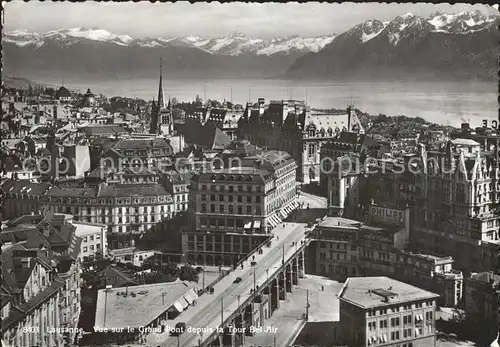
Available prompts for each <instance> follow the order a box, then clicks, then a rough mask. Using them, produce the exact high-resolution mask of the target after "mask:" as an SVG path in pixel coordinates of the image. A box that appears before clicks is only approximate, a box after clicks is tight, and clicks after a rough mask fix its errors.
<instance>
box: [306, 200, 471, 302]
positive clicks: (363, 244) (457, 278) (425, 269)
mask: <svg viewBox="0 0 500 347" xmlns="http://www.w3.org/2000/svg"><path fill="white" fill-rule="evenodd" d="M378 210H380V209H378ZM378 210H377V211H378ZM384 211H389V212H390V213H391V217H390V218H393V219H396V220H398V222H399V220H400V218H404V211H401V212H402V213H401V215H399V214H398V213H396V212H397V211H396V210H389V209H385V210H384ZM394 211H396V212H394ZM389 212H384V214H385V213H389ZM408 212H409V211H408V210H407V212H406V213H407V214H408ZM375 213H377V212H375ZM378 213H381V212H378ZM379 216H380V215H379ZM375 218H376V217H375ZM375 218H373V219H375ZM374 224H376V223H375V222H374ZM312 237H313V239H314V240H315V241H314V242H312V243H311V249H310V251H309V255H310V256H309V259H310V262H309V264H310V268H309V271H311V272H313V273H317V274H319V275H323V276H325V275H326V276H328V277H330V278H333V279H335V280H340V281H343V280H345V279H346V278H347V277H356V276H390V277H392V278H395V279H397V280H400V281H404V282H405V283H409V284H413V285H415V286H417V287H420V288H423V289H425V290H432V291H433V292H435V293H438V294H439V295H440V298H439V299H438V303H439V304H440V305H442V306H453V307H455V306H457V305H458V304H460V303H461V299H462V295H463V275H462V272H460V271H457V270H455V269H453V268H452V264H453V259H452V258H451V257H436V256H432V255H427V254H421V253H412V252H409V251H407V250H406V248H407V246H408V240H409V233H408V232H407V229H405V228H399V227H390V226H386V227H376V226H373V225H366V224H364V223H362V222H359V221H355V220H350V219H345V218H340V217H334V218H332V217H327V218H325V219H324V220H323V221H322V222H321V223H319V224H318V225H317V226H316V227H315V229H314V230H313V231H312Z"/></svg>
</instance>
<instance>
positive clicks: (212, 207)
mask: <svg viewBox="0 0 500 347" xmlns="http://www.w3.org/2000/svg"><path fill="white" fill-rule="evenodd" d="M210 212H211V213H215V204H210Z"/></svg>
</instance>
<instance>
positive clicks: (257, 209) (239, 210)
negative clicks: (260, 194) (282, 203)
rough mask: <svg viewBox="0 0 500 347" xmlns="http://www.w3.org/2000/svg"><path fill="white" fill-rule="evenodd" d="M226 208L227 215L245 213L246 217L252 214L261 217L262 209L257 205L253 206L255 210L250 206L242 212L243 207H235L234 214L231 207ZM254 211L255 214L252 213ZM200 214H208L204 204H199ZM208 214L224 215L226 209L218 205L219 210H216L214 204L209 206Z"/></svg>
mask: <svg viewBox="0 0 500 347" xmlns="http://www.w3.org/2000/svg"><path fill="white" fill-rule="evenodd" d="M227 208H228V209H227V213H228V214H243V211H245V212H246V214H247V215H252V214H256V215H261V214H262V209H261V207H260V206H259V205H257V206H255V210H254V209H253V206H251V205H247V206H246V209H245V210H243V206H241V205H238V206H236V213H235V210H234V206H233V205H229V206H228V207H227ZM254 211H255V213H254ZM200 212H201V213H207V212H209V211H207V205H206V204H201V211H200ZM210 213H221V214H225V213H226V207H225V206H224V205H219V209H218V210H216V208H215V204H210Z"/></svg>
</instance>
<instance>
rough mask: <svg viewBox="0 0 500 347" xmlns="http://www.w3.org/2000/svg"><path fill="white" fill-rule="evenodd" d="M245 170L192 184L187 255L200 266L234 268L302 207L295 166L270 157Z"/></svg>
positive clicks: (218, 172) (282, 156) (279, 155)
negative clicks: (298, 202)
mask: <svg viewBox="0 0 500 347" xmlns="http://www.w3.org/2000/svg"><path fill="white" fill-rule="evenodd" d="M236 162H238V163H239V164H242V165H243V166H237V167H231V168H229V169H214V170H212V171H208V172H204V173H201V174H198V175H195V176H193V177H192V178H191V186H190V190H189V194H190V198H189V204H190V205H189V214H190V217H189V224H190V225H189V229H188V230H184V231H183V234H182V250H183V253H184V254H186V255H187V259H188V260H189V261H191V262H196V263H198V264H208V265H226V266H227V265H232V264H233V263H234V262H235V261H237V259H238V258H239V257H243V256H244V255H245V254H248V253H249V252H250V251H251V250H252V249H254V248H255V247H257V246H258V245H259V244H260V243H261V242H262V241H263V240H264V239H266V238H267V237H268V236H269V233H270V232H271V230H272V229H273V228H274V227H276V226H277V225H278V224H279V223H281V222H282V220H283V219H285V218H286V217H287V216H288V214H289V213H290V212H291V211H292V210H293V209H295V208H297V207H298V204H297V192H296V182H295V177H296V169H297V165H296V163H295V160H294V159H293V158H292V157H291V156H290V155H289V154H288V153H286V152H280V151H268V152H263V153H261V154H259V155H258V156H254V157H251V158H248V157H247V158H244V160H243V162H242V161H241V160H236Z"/></svg>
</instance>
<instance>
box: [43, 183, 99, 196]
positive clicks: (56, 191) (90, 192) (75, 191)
mask: <svg viewBox="0 0 500 347" xmlns="http://www.w3.org/2000/svg"><path fill="white" fill-rule="evenodd" d="M46 195H47V196H51V197H74V198H91V197H97V190H96V189H95V188H66V187H65V188H60V187H57V186H55V187H52V188H51V189H50V190H49V191H48V192H47V194H46Z"/></svg>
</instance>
